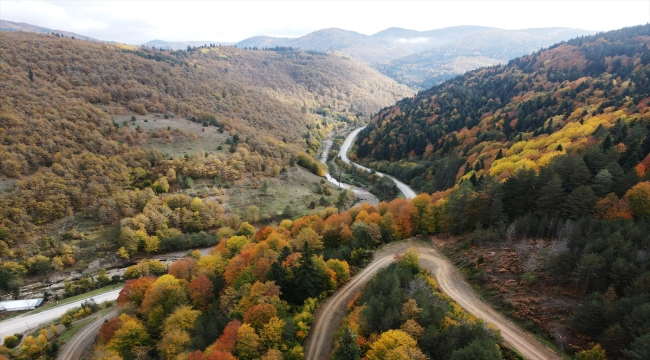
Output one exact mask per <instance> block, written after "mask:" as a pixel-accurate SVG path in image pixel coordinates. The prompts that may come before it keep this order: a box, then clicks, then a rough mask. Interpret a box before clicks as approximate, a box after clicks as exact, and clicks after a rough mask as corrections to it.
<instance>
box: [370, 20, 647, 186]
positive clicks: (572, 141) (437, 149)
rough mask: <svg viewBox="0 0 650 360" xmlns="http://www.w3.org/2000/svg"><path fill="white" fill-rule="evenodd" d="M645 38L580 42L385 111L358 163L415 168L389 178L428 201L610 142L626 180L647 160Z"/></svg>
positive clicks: (610, 36)
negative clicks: (472, 180)
mask: <svg viewBox="0 0 650 360" xmlns="http://www.w3.org/2000/svg"><path fill="white" fill-rule="evenodd" d="M649 32H650V26H640V27H634V28H628V29H623V30H619V31H614V32H608V33H604V34H598V35H594V36H590V37H584V38H578V39H575V40H571V41H569V42H567V43H562V44H558V45H555V46H552V47H551V48H549V49H547V50H543V51H541V52H539V53H535V54H533V55H528V56H524V57H521V58H517V59H515V60H512V61H510V63H509V64H508V65H507V66H497V67H491V68H486V69H481V70H476V71H472V72H469V73H467V74H465V75H463V76H459V77H457V78H454V79H452V80H449V81H447V82H445V83H443V84H441V85H438V86H435V87H433V88H431V89H429V90H427V91H423V92H421V93H419V94H418V95H417V96H416V97H414V98H410V99H404V100H402V101H400V102H398V103H397V104H396V105H395V106H393V107H389V108H386V109H384V110H382V111H381V112H380V113H379V114H378V115H377V116H376V117H374V118H373V120H372V121H371V123H370V125H369V126H368V127H367V128H366V129H365V130H364V131H362V132H361V133H360V134H359V138H358V140H357V144H358V146H359V147H358V151H357V155H358V156H359V157H360V158H364V159H366V160H367V161H377V160H378V161H391V162H394V161H398V160H399V161H405V163H404V164H408V163H411V164H418V165H414V166H401V167H393V168H392V169H393V170H392V172H393V174H396V175H398V176H400V177H402V179H405V180H407V181H410V182H411V184H412V185H414V186H415V187H417V188H421V189H422V190H425V191H436V190H444V189H446V188H449V187H451V186H453V185H454V184H455V183H456V182H457V181H458V180H459V179H460V177H461V176H463V175H466V174H468V175H467V176H470V175H471V174H474V173H475V174H476V177H479V176H482V175H488V174H489V175H492V176H495V177H497V179H505V178H508V177H509V176H511V175H512V174H513V173H514V172H515V171H517V170H518V169H520V168H524V167H528V168H534V169H538V168H540V167H542V166H543V165H545V164H548V163H549V161H550V159H551V158H552V157H554V156H557V155H559V154H562V153H565V152H569V153H578V154H584V153H585V152H586V151H591V149H592V148H594V147H597V146H600V145H599V144H601V143H602V142H603V141H605V140H606V139H609V140H607V144H603V146H604V147H605V148H606V150H608V151H609V153H608V154H609V155H607V156H611V157H612V158H611V159H615V160H616V161H615V162H616V163H617V164H620V166H622V167H623V168H622V170H624V171H625V172H630V171H632V169H633V168H634V167H635V166H636V165H637V164H638V163H639V161H641V160H643V159H644V158H645V157H646V155H647V154H648V152H650V139H647V137H646V135H647V134H648V128H647V126H648V125H650V123H649V119H650V113H647V107H648V100H649V99H648V97H649V96H650V81H649V80H648V78H647V74H648V72H650V66H648V65H649V64H650V51H648V48H647V45H646V42H648V39H649V38H648V36H649V35H650V33H649ZM644 139H647V140H644ZM613 152H614V153H613ZM498 154H501V155H498ZM497 157H498V158H497ZM465 164H467V170H464V167H463V165H465ZM594 166H595V168H593V169H592V170H593V171H598V170H601V169H602V167H601V166H600V165H598V166H596V165H594ZM380 168H382V167H380ZM621 176H622V173H621ZM621 191H623V192H624V190H621Z"/></svg>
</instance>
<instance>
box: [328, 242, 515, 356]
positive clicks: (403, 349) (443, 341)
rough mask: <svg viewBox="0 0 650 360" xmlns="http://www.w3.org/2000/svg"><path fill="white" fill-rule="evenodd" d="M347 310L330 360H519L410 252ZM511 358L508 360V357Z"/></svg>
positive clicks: (492, 329)
mask: <svg viewBox="0 0 650 360" xmlns="http://www.w3.org/2000/svg"><path fill="white" fill-rule="evenodd" d="M396 260H397V261H396V262H395V263H392V264H391V265H389V266H388V267H387V268H384V269H382V270H380V271H379V272H377V274H376V275H375V276H374V277H373V279H372V280H371V281H370V282H369V283H368V284H366V286H365V287H364V289H363V291H362V292H361V293H360V294H359V295H358V296H357V297H356V298H355V299H354V300H353V301H351V302H350V303H349V304H348V311H349V314H348V316H347V317H346V318H345V319H344V321H343V324H342V325H341V328H340V329H339V331H338V333H337V336H336V338H337V341H336V344H335V346H336V348H335V349H334V351H333V353H332V355H331V356H330V358H331V359H335V360H338V359H341V360H343V359H345V360H355V359H358V360H360V359H362V358H365V359H369V360H381V359H453V360H460V359H468V360H469V359H495V360H497V359H505V358H514V359H517V358H518V357H516V356H515V355H514V354H513V353H512V351H511V350H507V349H503V344H502V341H503V340H502V339H501V336H500V334H499V330H498V329H496V328H495V327H493V326H491V325H487V324H485V323H484V322H483V321H481V320H479V319H477V318H475V317H474V316H472V315H471V314H468V313H467V312H465V311H464V310H463V309H462V308H460V307H459V306H458V305H457V304H455V303H454V302H452V301H451V300H449V299H448V298H447V297H446V296H445V295H444V294H442V293H441V292H440V291H439V290H438V288H437V285H436V281H435V279H433V278H432V277H431V276H430V275H428V273H427V271H426V270H424V269H422V268H421V267H420V266H419V265H418V254H417V252H416V251H415V250H413V249H410V250H409V251H407V252H406V253H404V254H403V255H402V256H399V257H398V258H397V259H396ZM506 355H507V356H506Z"/></svg>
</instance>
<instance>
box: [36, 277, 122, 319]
mask: <svg viewBox="0 0 650 360" xmlns="http://www.w3.org/2000/svg"><path fill="white" fill-rule="evenodd" d="M123 286H124V283H117V284H113V285H109V286H105V287H103V288H99V289H95V290H93V291H89V292H87V293H83V294H79V295H75V296H72V297H69V298H66V299H63V300H60V301H59V302H58V303H52V304H48V305H45V306H42V307H40V308H38V309H36V310H34V311H30V312H29V313H26V314H29V315H31V314H38V313H40V312H43V311H45V310H49V309H51V308H54V307H57V306H62V305H65V304H69V303H71V302H75V301H78V300H82V299H85V298H87V297H91V296H95V295H99V294H103V293H105V292H109V291H112V290H115V289H120V288H122V287H123Z"/></svg>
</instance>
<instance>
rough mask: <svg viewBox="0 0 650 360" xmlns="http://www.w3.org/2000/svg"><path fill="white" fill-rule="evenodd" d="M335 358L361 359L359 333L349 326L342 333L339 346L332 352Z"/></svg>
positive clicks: (346, 359)
mask: <svg viewBox="0 0 650 360" xmlns="http://www.w3.org/2000/svg"><path fill="white" fill-rule="evenodd" d="M332 359H334V360H358V359H361V349H360V348H359V344H357V334H355V333H354V331H352V329H351V328H350V327H349V326H348V327H346V328H345V330H344V331H343V334H341V337H340V339H339V347H338V348H337V349H336V350H335V351H334V353H333V354H332Z"/></svg>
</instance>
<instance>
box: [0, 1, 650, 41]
mask: <svg viewBox="0 0 650 360" xmlns="http://www.w3.org/2000/svg"><path fill="white" fill-rule="evenodd" d="M0 18H1V19H3V20H10V21H19V22H27V23H30V24H34V25H40V26H44V27H49V28H53V29H60V30H69V31H73V32H78V33H80V34H83V35H88V36H92V37H95V38H98V39H102V40H115V41H122V42H127V43H134V44H139V43H143V42H146V41H148V40H152V39H164V40H171V41H183V40H214V41H239V40H242V39H244V38H247V37H250V36H255V35H271V36H283V35H284V36H301V35H304V34H306V33H308V32H311V31H314V30H317V29H322V28H329V27H338V28H342V29H347V30H353V31H357V32H360V33H363V34H373V33H375V32H378V31H381V30H383V29H386V28H388V27H402V28H407V29H414V30H431V29H437V28H442V27H447V26H455V25H483V26H493V27H498V28H504V29H521V28H530V27H575V28H583V29H589V30H610V29H616V28H621V27H624V26H632V25H637V24H644V23H647V22H649V21H650V2H648V1H589V2H587V1H372V2H371V1H331V2H327V1H55V0H41V1H14V0H2V1H0Z"/></svg>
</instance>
